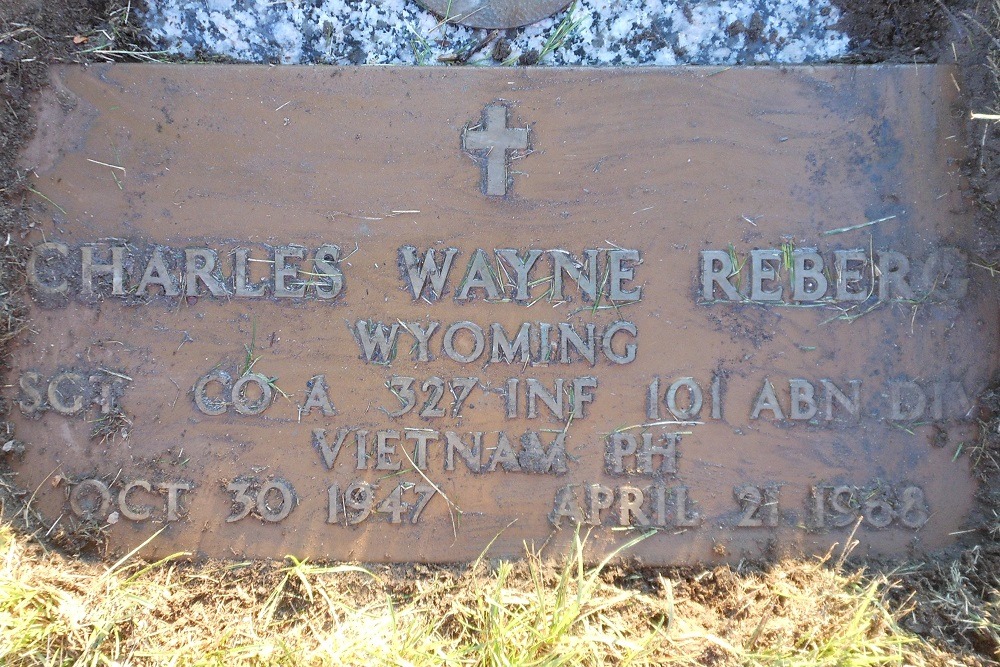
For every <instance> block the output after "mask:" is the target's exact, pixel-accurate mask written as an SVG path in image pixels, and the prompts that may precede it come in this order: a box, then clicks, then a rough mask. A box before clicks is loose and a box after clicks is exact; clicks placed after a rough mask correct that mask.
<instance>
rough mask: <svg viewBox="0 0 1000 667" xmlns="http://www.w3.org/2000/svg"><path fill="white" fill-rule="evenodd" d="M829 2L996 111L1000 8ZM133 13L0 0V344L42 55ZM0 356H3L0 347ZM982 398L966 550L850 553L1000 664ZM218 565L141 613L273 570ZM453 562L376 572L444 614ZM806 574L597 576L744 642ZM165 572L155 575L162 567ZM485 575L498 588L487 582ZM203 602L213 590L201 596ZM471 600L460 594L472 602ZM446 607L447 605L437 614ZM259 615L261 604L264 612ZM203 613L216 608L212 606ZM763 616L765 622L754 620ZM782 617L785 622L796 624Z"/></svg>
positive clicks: (6, 333)
mask: <svg viewBox="0 0 1000 667" xmlns="http://www.w3.org/2000/svg"><path fill="white" fill-rule="evenodd" d="M838 5H839V6H840V7H841V8H842V10H843V11H844V19H843V20H842V23H841V26H842V28H843V29H845V30H846V31H848V33H849V34H850V35H851V36H852V47H853V49H852V51H853V55H852V56H851V57H850V58H848V59H847V60H848V61H850V62H859V63H876V62H937V61H947V62H950V61H957V63H958V64H959V66H960V72H961V78H960V81H959V82H958V85H959V86H960V87H961V91H962V94H963V97H964V99H965V101H966V104H967V107H968V109H969V110H970V111H972V112H979V113H987V114H997V113H998V112H1000V108H998V107H1000V79H998V72H1000V68H998V65H1000V41H998V38H997V36H1000V4H998V3H997V2H996V0H992V1H989V2H987V1H984V0H979V1H973V0H959V1H957V2H943V1H941V0H903V1H895V0H887V1H885V2H872V1H870V0H838ZM137 9H139V4H138V3H137V2H131V3H130V2H128V0H60V1H59V2H52V1H51V0H0V340H2V341H4V342H6V341H7V340H9V339H10V337H12V336H14V335H16V334H17V333H18V331H20V329H21V328H22V327H23V326H25V324H26V323H25V322H24V319H23V318H24V315H23V308H22V299H23V298H24V297H23V296H22V287H23V272H22V270H21V266H22V265H23V253H22V251H21V249H20V247H19V244H18V240H19V239H20V238H22V235H23V234H25V233H26V231H27V229H28V227H29V226H30V224H31V222H30V221H29V220H28V218H27V217H26V216H25V215H24V214H23V213H22V201H23V198H24V197H25V195H26V192H27V187H28V186H27V182H26V180H25V178H24V174H19V173H18V172H17V170H16V167H15V164H16V156H17V155H18V152H19V151H20V149H21V146H22V145H23V144H24V142H25V140H26V138H27V137H29V136H30V135H31V132H32V131H33V124H32V108H31V104H32V100H33V98H34V95H35V94H36V93H37V91H38V90H39V88H40V87H42V86H44V85H45V82H46V80H47V79H46V71H47V67H48V64H49V63H54V62H67V61H79V62H87V61H93V60H95V59H101V58H111V57H115V58H126V59H127V58H128V57H129V56H128V55H127V54H123V53H118V54H111V53H110V52H111V51H117V52H140V51H142V50H144V49H145V48H146V45H145V44H144V42H143V40H142V37H141V34H140V33H139V31H138V30H137V29H136V28H135V11H136V10H137ZM998 134H1000V129H998V127H997V124H996V123H992V122H983V121H981V120H980V121H974V120H970V121H969V126H968V132H967V137H968V140H969V154H968V160H967V162H966V164H965V170H966V174H967V176H968V179H969V183H970V188H971V189H972V191H973V192H974V193H975V195H976V198H977V200H978V202H979V213H978V225H979V227H980V230H981V233H980V239H979V246H980V247H979V251H978V254H979V255H980V257H982V258H983V259H984V260H985V262H986V263H987V265H993V266H995V265H996V264H997V263H998V261H1000V210H998V206H1000V188H998V185H997V184H998V183H1000V154H998V153H1000V136H997V135H998ZM998 280H1000V278H998ZM998 285H1000V283H998ZM0 364H4V359H3V356H2V354H0ZM5 370H6V369H5ZM980 401H981V403H982V405H983V406H984V408H986V410H987V414H988V415H991V418H989V419H988V420H987V421H984V422H983V423H982V435H983V441H982V443H981V445H980V450H979V451H978V452H977V453H976V456H977V458H978V461H979V466H978V470H979V474H980V475H981V477H982V486H981V494H980V495H981V500H982V512H981V525H980V526H979V527H978V530H977V532H976V533H974V534H972V535H967V536H966V538H967V539H966V541H965V545H966V547H965V549H964V550H963V551H962V552H961V553H960V554H958V555H957V557H956V556H955V555H954V554H950V555H949V556H948V557H943V558H941V559H940V560H938V561H935V562H920V563H867V564H857V565H858V567H862V566H866V567H867V568H868V571H869V572H871V571H873V570H874V571H880V572H892V573H893V575H892V576H891V579H892V580H893V581H895V582H898V583H897V584H896V585H895V586H891V587H885V589H884V590H882V589H880V591H881V592H880V595H882V597H883V598H884V599H885V600H887V601H888V603H889V605H890V606H891V607H892V608H894V609H895V610H897V611H899V614H898V617H899V619H900V624H901V625H902V627H903V628H905V629H907V630H909V631H911V632H913V633H916V634H918V635H920V636H923V637H925V638H926V639H927V640H929V642H930V644H929V645H930V646H932V647H934V648H933V649H929V651H930V653H929V654H928V655H927V656H926V657H927V659H928V662H929V663H937V664H945V662H946V660H958V661H961V662H962V663H964V664H997V662H996V661H997V660H1000V607H998V600H997V595H998V593H997V591H998V590H1000V542H998V539H1000V519H998V518H997V517H998V512H1000V463H998V461H1000V417H998V415H1000V390H994V391H991V392H987V393H986V394H985V395H983V396H982V397H980ZM3 407H4V409H8V408H9V406H3ZM16 437H17V434H16V433H11V432H9V430H8V432H7V433H6V435H5V437H4V438H0V444H4V443H7V445H6V446H5V452H4V453H0V457H2V456H7V455H16V452H17V441H16ZM2 473H3V469H2V459H0V479H2V480H3V486H4V487H6V492H5V493H4V494H3V495H2V497H0V500H2V501H3V506H4V510H5V514H6V515H7V516H8V517H9V520H10V521H11V522H12V523H13V524H14V525H15V526H16V524H17V520H16V518H17V516H18V515H19V510H22V509H23V500H24V498H25V496H24V495H23V494H19V493H17V492H16V485H15V484H13V481H12V480H10V479H9V478H8V477H5V476H3V474H2ZM32 537H33V538H34V540H35V541H36V542H37V544H28V543H27V542H26V543H25V544H26V546H25V547H24V550H25V551H24V553H27V554H29V555H30V557H31V558H32V559H33V562H36V563H44V564H45V566H46V567H49V568H52V569H50V570H48V572H49V577H50V579H51V581H52V582H54V585H58V586H63V587H65V588H66V590H67V591H70V592H72V589H73V588H74V587H80V586H82V584H80V583H79V582H80V581H81V579H80V577H85V576H91V575H92V574H93V573H95V572H98V571H100V569H101V566H99V565H96V564H88V563H85V562H84V563H81V562H79V561H78V560H77V559H76V557H75V556H74V555H73V554H66V555H65V556H60V555H55V556H53V555H46V554H47V553H48V550H50V549H52V538H53V537H57V538H60V539H58V540H57V542H60V541H61V542H62V544H63V545H68V544H72V541H73V537H74V536H69V535H61V536H60V535H58V533H57V534H55V535H49V536H47V537H45V536H41V535H35V536H32ZM76 537H79V536H76ZM2 543H3V540H2V539H0V544H2ZM78 545H79V543H78ZM60 559H61V560H60ZM60 563H62V564H60ZM227 567H228V566H226V565H219V564H211V563H209V564H200V565H199V564H189V565H184V566H182V569H181V571H180V574H179V575H175V576H181V578H182V579H183V580H184V582H185V583H184V586H185V588H184V589H183V591H182V592H181V593H179V594H177V595H176V598H175V599H174V600H173V602H171V603H170V604H168V603H167V602H166V601H163V602H162V604H159V603H158V605H157V606H156V607H155V610H154V612H153V616H156V615H157V614H159V615H162V616H163V619H164V622H172V623H178V622H179V621H178V618H177V616H178V615H180V616H183V615H184V614H185V613H190V614H191V617H190V619H188V620H189V624H190V625H191V627H203V628H205V629H206V631H207V630H209V629H212V630H215V631H217V630H218V629H219V628H218V627H215V628H212V627H211V625H212V622H213V621H212V619H213V618H223V615H224V614H226V613H227V612H232V611H233V609H236V608H240V607H242V606H243V605H247V604H252V605H258V606H260V605H265V606H266V604H267V603H269V601H270V600H271V597H270V592H271V591H273V590H275V586H276V585H278V583H277V582H279V581H281V576H282V572H283V571H282V570H279V569H278V567H279V566H278V565H275V566H271V565H266V564H258V565H254V566H252V567H249V568H247V569H246V572H247V573H248V575H249V576H247V577H241V578H236V577H235V575H233V574H232V573H231V572H230V571H229V570H227V569H226V568H227ZM58 568H64V569H63V570H59V569H58ZM524 569H525V568H523V567H521V568H520V570H518V571H519V572H520V573H521V574H520V575H517V574H516V573H515V576H514V579H516V578H517V576H523V577H524V580H525V581H527V580H528V579H529V578H530V576H531V574H530V572H527V571H522V570H524ZM467 570H468V568H466V567H464V566H456V567H451V568H447V567H428V566H422V565H410V566H394V567H384V568H379V572H380V575H381V576H382V577H383V579H382V581H384V582H387V583H386V584H385V585H386V586H387V587H388V588H389V593H391V594H392V595H393V596H394V597H396V599H398V600H400V601H403V602H405V601H407V600H410V599H412V598H414V597H421V598H422V599H431V598H434V599H438V598H439V599H440V604H441V605H442V610H443V611H447V612H448V613H449V614H450V613H452V611H453V605H455V604H456V601H455V600H456V599H457V598H456V595H459V594H457V593H455V592H454V591H453V592H451V593H443V592H442V593H440V594H439V593H435V591H439V592H440V591H446V590H448V587H449V586H452V585H453V584H454V582H455V581H457V580H459V579H461V578H462V577H464V576H465V575H466V574H467ZM60 572H61V573H62V574H59V573H60ZM804 572H806V570H803V569H802V566H800V565H796V564H791V565H790V564H779V565H773V564H770V565H769V564H762V565H753V564H748V565H745V566H741V567H739V568H728V567H724V568H718V569H717V570H713V571H710V572H702V571H697V570H686V569H670V570H643V569H639V570H636V569H631V568H628V567H625V566H614V567H611V568H608V569H607V570H606V571H605V572H604V574H603V577H602V581H603V584H602V585H604V586H609V587H612V588H614V589H617V590H618V591H624V594H626V595H630V594H635V595H646V594H649V595H652V596H653V597H654V598H655V599H656V600H661V601H663V600H666V599H667V597H666V596H667V595H668V594H669V595H670V596H676V597H677V599H681V598H683V599H684V600H685V601H686V604H687V605H688V608H690V609H692V610H694V611H691V612H690V613H691V614H695V615H697V614H700V615H701V617H702V618H707V617H709V616H711V617H712V618H715V619H716V621H717V622H716V623H715V625H714V626H713V627H716V628H718V627H723V626H725V627H735V626H737V625H740V624H743V625H746V626H747V629H746V637H749V638H750V639H749V642H750V646H751V647H752V646H753V645H755V644H758V643H759V644H763V643H765V642H766V641H767V638H768V636H769V634H773V633H774V632H777V631H776V630H775V629H774V625H773V624H772V623H771V622H770V621H769V620H767V619H771V618H775V619H778V620H780V621H781V622H782V623H783V624H784V625H780V624H779V626H780V627H781V628H784V629H785V630H788V641H797V639H796V637H798V636H799V635H800V634H801V633H802V632H805V631H806V628H805V626H801V627H799V626H794V625H793V626H789V625H788V624H790V623H792V624H793V623H795V622H797V621H795V619H794V618H793V617H792V616H791V615H790V612H789V610H788V608H789V607H790V606H793V603H794V600H795V598H794V597H788V596H784V597H782V596H779V595H774V594H772V592H771V591H773V590H776V588H775V587H776V586H778V587H780V586H788V585H790V584H789V583H788V582H789V581H791V582H796V581H798V580H800V579H804V578H810V577H812V578H815V577H816V576H817V575H816V574H815V572H816V571H815V570H809V572H811V574H804ZM166 576H167V578H169V577H170V574H169V573H168V574H167V575H166ZM474 576H478V575H474ZM303 581H304V580H303ZM475 581H476V580H475V579H473V580H472V582H473V583H472V585H468V586H467V588H466V589H463V590H464V591H465V592H464V593H462V595H470V596H471V595H472V592H475V591H476V586H475ZM483 581H487V579H484V580H483ZM489 581H493V582H494V583H493V584H491V585H493V586H496V583H495V579H493V580H489ZM669 581H675V582H678V583H677V584H676V585H671V586H669V587H668V586H667V585H666V584H665V583H664V582H669ZM511 582H513V579H512V580H511ZM800 583H801V582H800ZM293 584H294V585H293V588H295V591H294V592H296V594H295V595H293V596H291V597H290V598H287V599H286V598H281V599H279V602H281V604H282V605H283V606H281V608H280V610H279V612H280V613H284V614H289V613H293V612H295V610H296V609H297V605H302V604H304V600H305V599H306V598H307V597H311V596H312V592H311V591H309V592H308V593H309V594H308V595H306V591H305V590H304V589H302V588H301V587H300V584H295V583H294V582H293ZM281 585H284V584H281ZM342 585H343V586H344V587H345V589H353V593H354V595H352V596H350V597H352V598H353V602H352V604H355V605H356V606H358V607H359V608H360V607H361V606H363V605H364V604H365V603H366V599H365V596H366V595H370V594H371V593H370V592H366V591H368V589H367V588H366V587H365V586H362V585H358V584H357V582H353V583H352V581H350V580H349V581H346V582H345V583H344V584H342ZM525 585H527V584H525ZM838 585H840V584H838ZM509 587H510V588H516V585H515V584H514V583H509ZM499 588H502V586H500V587H499ZM504 590H506V589H504ZM609 590H610V589H609ZM796 590H799V591H800V593H801V594H803V595H806V596H809V595H811V594H812V593H811V591H812V590H813V589H810V588H809V587H808V586H800V587H799V588H798V589H796ZM478 592H482V591H478ZM435 596H437V597H436V598H435ZM459 597H460V596H459ZM214 598H218V599H217V600H214V601H213V599H214ZM164 600H166V598H164ZM289 600H291V601H289ZM470 600H471V598H470V599H467V600H465V602H464V603H467V604H472V602H471V601H470ZM670 600H673V597H670ZM174 602H176V603H178V604H174ZM657 604H659V603H657ZM164 605H166V606H164ZM671 605H672V602H671ZM671 605H665V603H664V606H662V610H661V611H662V614H663V615H664V623H669V621H668V619H667V615H672V614H673V613H674V607H673V606H671ZM449 608H451V609H452V611H448V609H449ZM695 608H697V609H696V610H695ZM185 610H187V611H185ZM636 610H637V611H636V612H635V613H639V612H640V611H641V612H642V613H652V612H650V609H647V608H645V607H643V608H642V609H640V608H639V607H636ZM271 611H272V614H273V613H274V611H275V610H274V609H273V608H272V610H271ZM212 613H217V614H219V615H218V616H217V617H213V616H212ZM180 620H181V621H184V619H183V618H182V619H180ZM636 622H637V623H638V620H636ZM765 625H768V628H767V629H766V630H765V629H764V628H765ZM789 627H791V629H788V628H789ZM796 627H799V631H798V634H797V631H796V630H795V628H796ZM135 631H136V632H140V631H141V630H139V629H136V630H135ZM456 631H458V630H456ZM861 640H862V641H863V640H864V637H861ZM939 650H943V651H946V652H947V655H945V656H944V657H942V655H944V654H938V653H937V651H939ZM727 651H728V649H726V648H725V647H721V646H720V645H716V644H711V645H707V646H706V647H705V648H704V649H703V651H702V652H701V653H700V654H699V656H698V658H697V659H698V661H699V662H701V663H702V664H704V663H705V662H706V661H708V662H711V661H717V663H719V664H725V663H727V662H730V660H729V658H727V657H726V656H727V655H729V654H728V652H727ZM935 656H936V657H935ZM949 656H950V657H949ZM788 664H791V663H788ZM796 664H798V663H796ZM952 664H954V663H952Z"/></svg>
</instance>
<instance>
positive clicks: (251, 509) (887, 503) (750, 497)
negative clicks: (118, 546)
mask: <svg viewBox="0 0 1000 667" xmlns="http://www.w3.org/2000/svg"><path fill="white" fill-rule="evenodd" d="M223 487H224V489H225V491H226V492H227V493H228V494H229V500H230V502H231V506H230V514H229V515H228V516H227V517H226V518H225V522H226V523H235V522H238V521H242V520H244V519H247V518H248V517H252V518H256V519H258V520H260V521H263V522H265V523H278V522H280V521H282V520H284V519H286V518H288V516H289V515H290V514H291V513H292V512H293V511H294V510H295V508H296V507H298V506H299V504H300V501H301V498H300V497H299V495H298V494H297V493H296V491H295V489H294V487H293V486H292V484H291V482H289V481H287V480H285V479H281V478H271V479H260V478H257V477H254V476H241V477H238V478H236V479H234V480H232V481H226V482H223ZM194 490H195V486H194V485H193V484H192V483H190V482H187V481H176V482H166V483H159V484H155V485H154V484H151V483H150V482H149V481H147V480H142V479H136V480H131V481H127V482H126V481H122V480H120V479H118V480H115V481H114V482H112V483H110V484H108V483H106V482H105V481H103V480H101V479H98V478H88V479H84V480H81V481H78V482H76V483H74V484H72V485H71V486H70V488H69V494H68V500H69V505H70V510H71V511H72V512H73V514H75V515H76V516H78V517H80V518H83V519H88V520H94V521H101V522H104V521H107V522H108V523H115V522H117V521H119V520H120V519H121V518H125V519H128V520H129V521H133V522H143V521H147V520H153V521H157V522H160V521H167V522H171V521H177V520H180V519H182V518H183V517H184V516H185V515H186V513H187V511H186V510H187V506H188V505H189V504H190V503H191V502H193V499H192V498H191V496H192V495H193V492H194ZM326 491H327V492H326V505H327V516H326V523H328V524H331V525H340V526H344V527H352V526H358V525H359V524H362V523H365V522H366V521H374V520H379V519H381V522H383V523H389V524H417V523H418V522H419V521H420V518H421V516H422V515H423V513H424V510H425V509H427V507H428V506H429V505H430V503H431V502H432V500H433V499H434V498H435V496H438V495H442V494H441V493H440V489H439V488H438V487H437V486H435V485H434V484H433V483H431V482H430V481H429V480H427V479H421V480H419V481H407V480H402V479H399V478H397V479H396V480H395V485H394V486H392V487H391V488H384V487H383V486H382V485H381V484H379V483H377V482H376V483H373V482H368V481H364V480H361V479H355V480H352V481H350V482H347V483H343V482H334V483H332V484H330V485H329V486H328V488H327V490H326ZM781 492H782V485H781V484H779V483H769V484H764V485H754V484H743V485H739V486H737V487H735V488H734V489H733V500H734V505H733V508H732V511H731V512H729V513H727V514H726V515H724V516H723V517H721V518H720V520H721V523H722V524H723V525H729V526H731V527H735V528H777V527H779V526H781V525H783V524H787V525H790V526H793V527H801V528H806V529H810V530H823V529H830V528H834V529H835V528H843V527H845V526H848V525H851V524H853V523H855V522H857V521H861V522H862V524H863V525H865V526H867V527H870V528H876V529H882V528H890V527H893V526H896V527H900V528H909V529H913V530H916V529H919V528H920V527H922V526H923V525H924V524H925V523H927V520H928V518H929V516H930V510H929V508H928V506H927V502H926V499H925V498H924V493H923V490H922V489H921V488H920V487H919V486H915V485H912V484H903V485H898V486H897V487H893V486H891V485H887V484H884V483H881V482H879V481H875V482H872V483H869V484H866V485H863V486H855V485H849V484H839V485H838V484H818V485H814V486H812V487H810V489H809V497H808V498H806V499H803V500H804V502H803V504H802V505H800V507H802V508H803V509H804V510H805V513H806V514H807V515H808V517H809V518H808V521H802V520H801V518H800V517H801V514H800V513H799V512H795V511H792V512H786V511H785V510H784V505H783V504H782V502H783V501H782V493H781ZM164 496H165V497H164ZM154 498H158V502H155V503H154V501H153V499H154ZM445 500H446V501H447V498H445ZM448 502H449V504H450V501H448ZM548 519H549V521H550V522H551V523H552V524H553V525H554V526H555V527H557V528H558V527H561V526H562V525H563V524H564V520H565V522H568V523H569V524H586V525H592V526H601V525H608V526H617V527H627V526H635V527H640V528H670V529H696V528H698V527H699V526H701V525H702V524H703V517H702V516H701V514H700V512H699V511H698V503H697V501H696V500H694V499H693V498H692V494H691V489H690V488H689V487H688V486H685V485H682V484H678V485H664V484H659V483H657V484H652V485H650V486H645V487H639V486H632V485H619V486H606V485H604V484H601V483H586V482H584V483H574V484H567V485H564V486H562V487H560V488H559V489H558V490H557V491H556V492H555V497H554V499H553V505H552V512H551V513H550V514H549V515H548Z"/></svg>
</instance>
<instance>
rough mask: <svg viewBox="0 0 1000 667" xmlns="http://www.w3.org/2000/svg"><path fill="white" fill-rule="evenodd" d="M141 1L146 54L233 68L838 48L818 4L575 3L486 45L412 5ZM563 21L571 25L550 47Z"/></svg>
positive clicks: (841, 38)
mask: <svg viewBox="0 0 1000 667" xmlns="http://www.w3.org/2000/svg"><path fill="white" fill-rule="evenodd" d="M147 4H148V10H147V11H146V12H145V13H144V15H143V21H144V22H145V27H146V29H147V32H148V34H149V36H150V38H151V39H152V41H153V42H154V44H155V45H156V46H157V48H159V49H163V50H165V51H169V52H171V53H175V54H179V55H183V56H187V57H195V58H198V57H219V56H223V57H229V58H233V59H235V60H239V61H243V62H259V63H333V64H339V65H346V64H393V65H399V64H418V65H436V64H443V63H448V62H455V61H456V60H458V61H461V62H466V61H467V62H468V63H469V64H473V65H496V64H501V63H503V64H518V63H520V64H535V63H536V62H537V63H538V64H542V65H618V66H621V65H656V66H669V65H682V64H716V65H739V64H754V63H810V62H825V61H830V60H835V59H837V58H840V57H842V56H844V55H845V54H846V53H847V48H848V37H847V35H845V34H844V33H842V32H840V31H838V30H837V29H836V27H835V26H836V24H837V21H838V20H839V18H840V16H839V11H838V10H837V9H836V8H835V7H833V6H832V5H830V4H829V3H828V2H827V0H815V1H810V0H751V1H750V2H737V1H735V0H726V1H723V2H704V1H696V0H679V1H664V0H649V1H643V0H618V1H616V0H580V1H578V2H576V3H574V4H573V5H571V6H570V7H569V8H568V9H567V10H566V11H564V12H561V13H559V14H556V15H555V16H553V17H551V18H548V19H544V20H542V21H540V22H538V23H535V24H532V25H529V26H527V27H525V28H520V29H515V30H508V31H502V32H501V33H500V34H498V35H496V36H495V37H494V39H492V40H490V39H488V38H489V37H493V35H491V34H490V33H488V31H487V30H484V29H474V28H468V27H464V26H456V25H451V24H445V23H442V21H441V19H440V18H439V17H438V16H436V15H435V14H433V13H431V12H429V11H427V10H425V9H424V8H422V7H421V6H420V5H419V4H417V3H416V2H415V1H414V0H383V1H371V0H360V1H359V0H351V1H348V0H285V1H283V2H273V1H271V0H207V1H195V0H148V3H147ZM565 22H572V23H573V24H574V26H575V27H574V29H573V30H572V31H571V32H570V34H569V36H568V37H567V38H566V39H565V40H564V41H563V42H562V43H561V44H559V45H558V48H551V47H552V46H553V42H555V41H558V40H556V39H555V36H556V35H557V33H558V30H559V27H560V25H562V26H563V27H566V23H565ZM498 41H499V42H500V46H499V47H496V42H498ZM495 47H496V48H495ZM494 55H496V56H497V58H494V57H493V56H494Z"/></svg>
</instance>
